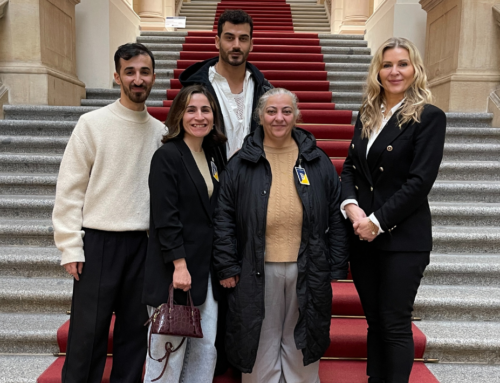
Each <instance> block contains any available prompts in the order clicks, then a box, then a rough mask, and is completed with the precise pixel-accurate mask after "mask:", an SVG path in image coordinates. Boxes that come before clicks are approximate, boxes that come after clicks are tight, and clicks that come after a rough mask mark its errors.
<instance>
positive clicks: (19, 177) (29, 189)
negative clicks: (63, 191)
mask: <svg viewBox="0 0 500 383" xmlns="http://www.w3.org/2000/svg"><path fill="white" fill-rule="evenodd" d="M56 182H57V173H55V172H54V173H52V174H50V173H46V174H44V173H38V174H37V173H0V195H26V194H30V195H50V196H54V194H55V192H56Z"/></svg>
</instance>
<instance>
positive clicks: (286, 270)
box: [242, 262, 319, 383]
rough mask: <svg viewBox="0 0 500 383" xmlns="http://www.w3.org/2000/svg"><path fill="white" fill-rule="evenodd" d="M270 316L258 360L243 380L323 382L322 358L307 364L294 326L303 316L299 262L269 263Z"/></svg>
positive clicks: (264, 326) (254, 382)
mask: <svg viewBox="0 0 500 383" xmlns="http://www.w3.org/2000/svg"><path fill="white" fill-rule="evenodd" d="M265 276H266V291H265V294H266V295H265V309H266V316H265V318H264V321H263V323H262V330H261V332H260V339H259V348H258V350H257V359H256V361H255V365H254V368H253V371H252V373H250V374H242V383H319V375H318V371H319V361H317V362H316V363H312V364H310V365H308V366H304V362H303V356H302V351H301V350H297V347H296V345H295V339H294V335H293V332H294V329H295V325H296V324H297V320H298V319H299V305H298V300H297V263H295V262H279V263H278V262H266V264H265Z"/></svg>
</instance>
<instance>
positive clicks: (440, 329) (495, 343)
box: [414, 321, 500, 383]
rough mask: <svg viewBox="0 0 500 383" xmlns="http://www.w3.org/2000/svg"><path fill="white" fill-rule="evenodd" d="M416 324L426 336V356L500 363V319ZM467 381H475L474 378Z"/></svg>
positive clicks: (455, 360)
mask: <svg viewBox="0 0 500 383" xmlns="http://www.w3.org/2000/svg"><path fill="white" fill-rule="evenodd" d="M414 323H415V324H416V325H417V327H418V328H419V329H420V330H422V332H423V333H424V334H425V336H426V337H427V345H426V348H425V354H424V357H425V358H433V359H434V358H435V359H439V361H440V363H469V364H473V363H479V364H500V352H499V350H500V323H499V322H465V321H421V322H414ZM493 381H495V380H490V382H493ZM464 382H465V381H464ZM466 382H475V380H474V379H472V380H467V381H466ZM453 383H457V382H455V381H454V382H453Z"/></svg>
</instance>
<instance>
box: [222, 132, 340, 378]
mask: <svg viewBox="0 0 500 383" xmlns="http://www.w3.org/2000/svg"><path fill="white" fill-rule="evenodd" d="M263 134H264V132H263V128H262V126H259V127H258V128H257V129H256V130H255V131H254V132H253V133H251V134H250V135H249V136H247V137H246V139H245V142H244V144H243V147H242V148H241V150H240V151H239V152H238V153H237V154H236V155H235V156H234V157H233V158H232V159H231V160H230V161H229V163H228V166H227V168H226V171H225V173H224V175H223V176H222V182H221V191H220V197H219V206H218V208H217V209H216V213H215V219H214V224H215V239H214V266H215V270H216V272H217V276H218V277H219V279H221V280H222V279H226V278H229V277H232V276H235V275H239V276H240V281H239V283H238V284H237V286H236V287H235V288H234V289H231V290H229V293H228V304H229V311H228V316H227V328H226V352H227V357H228V359H229V361H230V362H231V363H232V364H233V365H234V366H236V367H237V368H239V369H240V370H241V371H242V372H245V373H249V372H251V371H252V368H253V365H254V363H255V357H256V354H257V348H258V345H259V337H260V330H261V327H262V320H263V319H264V315H265V313H264V283H265V278H264V250H265V239H266V233H265V231H266V217H267V205H268V199H269V191H270V189H271V181H272V175H271V167H270V165H269V162H268V161H267V160H266V158H265V153H264V149H263V144H262V142H263ZM292 135H293V138H294V139H295V141H296V142H297V144H298V147H299V158H298V159H297V164H296V165H299V164H300V165H301V166H302V167H303V168H304V169H305V170H306V173H307V177H308V179H309V182H310V185H309V186H308V185H302V184H300V183H299V182H298V179H297V175H296V173H295V170H294V169H290V171H291V172H293V174H294V178H295V183H296V186H297V191H298V194H299V196H300V199H301V201H302V204H303V211H304V217H303V225H302V241H301V244H300V250H299V255H298V260H297V268H298V279H297V296H298V301H299V311H300V316H299V319H298V322H297V325H296V327H295V344H296V346H297V348H298V349H301V350H302V352H303V355H304V365H308V364H310V363H313V362H315V361H317V360H318V359H320V358H321V356H323V354H324V352H325V351H326V349H327V348H328V346H329V344H330V337H329V329H330V320H331V305H332V289H331V285H330V281H331V280H332V279H343V278H346V276H347V267H348V266H347V253H348V252H347V250H348V242H347V237H346V228H345V226H344V223H343V218H342V216H341V213H340V209H339V205H340V182H339V178H338V175H337V173H336V171H335V168H334V167H333V165H332V163H331V161H330V159H329V158H328V157H327V155H326V154H325V153H324V152H323V151H322V150H321V149H319V148H317V147H316V140H315V138H314V137H313V136H312V134H310V133H308V132H306V131H305V130H302V129H299V128H294V130H293V132H292Z"/></svg>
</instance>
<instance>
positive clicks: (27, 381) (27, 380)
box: [0, 354, 56, 383]
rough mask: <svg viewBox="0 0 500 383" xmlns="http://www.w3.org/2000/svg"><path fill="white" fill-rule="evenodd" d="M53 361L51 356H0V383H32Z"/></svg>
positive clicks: (53, 358)
mask: <svg viewBox="0 0 500 383" xmlns="http://www.w3.org/2000/svg"><path fill="white" fill-rule="evenodd" d="M55 360H56V358H55V357H54V356H52V355H35V354H29V355H28V354H26V355H24V354H23V355H16V354H4V355H0V371H2V376H1V377H0V382H2V383H34V382H36V380H37V379H38V377H39V376H40V375H41V374H42V373H43V372H44V371H45V370H46V369H47V368H48V367H49V366H50V365H51V364H52V363H54V361H55Z"/></svg>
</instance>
